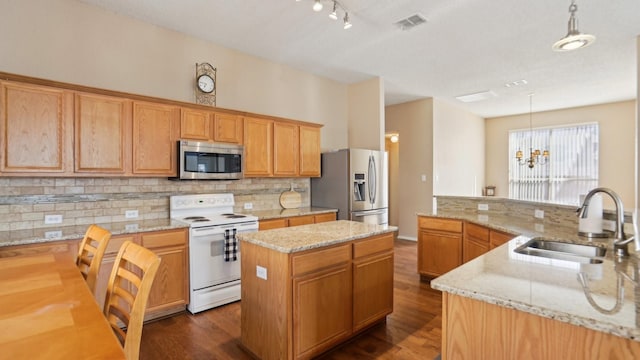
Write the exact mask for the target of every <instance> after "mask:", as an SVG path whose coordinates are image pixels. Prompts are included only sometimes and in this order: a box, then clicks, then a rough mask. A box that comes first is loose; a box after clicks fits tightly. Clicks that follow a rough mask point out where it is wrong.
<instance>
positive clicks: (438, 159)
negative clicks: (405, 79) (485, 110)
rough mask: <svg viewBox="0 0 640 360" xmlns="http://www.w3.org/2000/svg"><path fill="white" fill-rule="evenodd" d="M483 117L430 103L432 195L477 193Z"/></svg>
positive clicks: (481, 173)
mask: <svg viewBox="0 0 640 360" xmlns="http://www.w3.org/2000/svg"><path fill="white" fill-rule="evenodd" d="M484 127H485V120H484V118H482V117H480V116H477V115H474V114H471V113H469V112H467V111H465V110H463V109H461V108H458V107H456V106H454V105H452V104H449V103H446V102H444V101H441V100H438V99H435V100H434V102H433V193H434V195H459V196H481V195H482V188H483V187H484V178H485V175H484V171H485V156H484V151H485V136H484Z"/></svg>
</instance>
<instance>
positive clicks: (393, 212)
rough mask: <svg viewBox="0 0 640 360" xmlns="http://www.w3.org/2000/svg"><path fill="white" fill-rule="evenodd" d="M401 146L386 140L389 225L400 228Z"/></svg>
mask: <svg viewBox="0 0 640 360" xmlns="http://www.w3.org/2000/svg"><path fill="white" fill-rule="evenodd" d="M398 148H399V144H398V143H397V142H395V143H393V142H391V140H389V138H388V137H387V138H385V149H386V151H387V157H388V161H389V173H388V174H389V182H388V184H389V225H394V226H398V222H399V218H400V207H399V204H398V195H397V192H398V191H399V187H398V179H399V169H398V164H399V162H400V159H399V157H398V155H399V151H398Z"/></svg>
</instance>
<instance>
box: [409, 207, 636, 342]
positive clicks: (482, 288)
mask: <svg viewBox="0 0 640 360" xmlns="http://www.w3.org/2000/svg"><path fill="white" fill-rule="evenodd" d="M418 215H423V216H437V217H444V218H456V219H461V220H466V221H470V222H473V223H478V224H481V225H485V226H488V227H490V228H495V229H497V230H501V231H506V232H509V233H513V234H520V236H517V237H516V238H514V239H513V240H511V241H509V242H508V243H506V244H504V245H502V246H500V247H498V248H496V249H494V250H492V251H490V252H488V253H486V254H484V255H482V256H480V257H478V258H476V259H474V260H471V261H470V262H467V263H465V264H464V265H462V266H460V267H458V268H456V269H454V270H452V271H450V272H448V273H446V274H444V275H442V276H440V277H438V278H436V279H434V280H432V281H431V286H432V287H433V288H434V289H438V290H441V291H446V292H449V293H451V294H455V295H460V296H464V297H468V298H472V299H476V300H480V301H484V302H487V303H491V304H496V305H500V306H504V307H507V308H512V309H516V310H519V311H524V312H527V313H531V314H534V315H539V316H543V317H546V318H551V319H556V320H559V321H563V322H567V323H570V324H574V325H578V326H583V327H586V328H589V329H592V330H596V331H602V332H606V333H609V334H612V335H616V336H620V337H624V338H627V339H631V340H635V341H640V283H639V280H640V279H639V278H640V272H639V268H640V259H639V258H638V254H637V253H636V252H635V251H634V248H635V247H634V245H633V243H632V244H630V246H629V250H630V252H631V253H632V255H631V256H630V257H629V258H627V259H624V260H622V261H618V260H616V259H614V257H613V251H612V249H611V248H610V246H611V244H610V241H611V240H607V239H604V240H603V239H599V240H590V239H587V238H584V237H580V236H578V235H577V229H576V228H569V227H562V226H557V225H549V224H543V223H535V222H532V221H531V220H528V221H527V220H525V219H517V218H513V217H508V216H504V215H490V216H486V215H478V214H477V213H456V214H447V213H438V214H437V215H433V214H418ZM479 216H482V217H481V218H480V219H479V218H478V217H479ZM536 236H544V237H545V238H552V239H558V240H562V241H568V242H573V243H590V244H591V245H597V246H602V247H608V248H609V250H608V251H607V256H606V258H605V259H604V262H603V263H602V264H578V263H574V262H569V261H562V260H552V259H546V258H542V257H537V256H530V255H523V254H518V253H515V252H514V251H513V250H514V249H515V248H516V247H518V246H519V245H521V244H523V243H525V242H526V241H528V240H530V239H531V238H532V237H536ZM579 274H582V275H581V276H583V277H584V278H586V279H587V280H586V287H583V284H582V282H581V281H580V279H579ZM634 279H635V280H634ZM632 280H634V281H635V282H636V283H637V284H638V285H639V286H634V284H633V282H632ZM620 283H622V284H623V286H622V287H625V288H626V289H625V290H624V291H621V289H620V288H619V284H620ZM618 296H620V299H619V300H618Z"/></svg>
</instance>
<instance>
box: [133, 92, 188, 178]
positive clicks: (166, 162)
mask: <svg viewBox="0 0 640 360" xmlns="http://www.w3.org/2000/svg"><path fill="white" fill-rule="evenodd" d="M179 111H180V109H179V108H177V107H175V106H170V105H163V104H158V103H148V102H134V104H133V173H134V174H151V175H162V176H176V167H177V159H176V156H177V154H176V153H177V146H176V141H177V140H178V134H179V121H178V119H179Z"/></svg>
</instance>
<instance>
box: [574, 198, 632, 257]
mask: <svg viewBox="0 0 640 360" xmlns="http://www.w3.org/2000/svg"><path fill="white" fill-rule="evenodd" d="M597 193H605V194H607V195H609V196H610V197H611V198H612V199H613V201H614V202H615V204H616V232H615V234H614V236H615V239H614V240H613V250H614V251H615V253H616V256H619V257H625V256H629V249H628V244H629V243H630V242H631V241H635V243H636V248H640V241H639V240H640V237H639V238H637V239H636V238H635V237H634V236H632V237H630V238H628V239H627V237H626V235H625V234H624V207H623V205H622V199H620V196H618V194H616V193H615V191H613V190H611V189H609V188H604V187H599V188H595V189H593V190H591V191H589V193H588V194H587V196H586V197H585V198H584V202H583V203H582V206H580V208H579V209H578V216H579V217H581V218H583V219H584V218H586V217H587V212H588V211H589V202H590V201H591V197H593V195H595V194H597ZM634 239H635V240H634Z"/></svg>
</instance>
